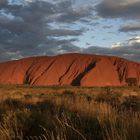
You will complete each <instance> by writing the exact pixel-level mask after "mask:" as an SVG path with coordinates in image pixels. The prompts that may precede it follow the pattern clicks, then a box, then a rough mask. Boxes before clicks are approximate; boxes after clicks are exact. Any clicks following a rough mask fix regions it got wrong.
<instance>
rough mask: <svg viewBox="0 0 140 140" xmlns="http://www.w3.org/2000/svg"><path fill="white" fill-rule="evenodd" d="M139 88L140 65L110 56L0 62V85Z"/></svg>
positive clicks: (44, 58)
mask: <svg viewBox="0 0 140 140" xmlns="http://www.w3.org/2000/svg"><path fill="white" fill-rule="evenodd" d="M127 78H136V79H137V81H138V83H139V85H140V63H136V62H132V61H128V60H126V59H123V58H118V57H111V56H98V55H85V54H64V55H59V56H53V57H50V56H43V57H32V58H26V59H21V60H15V61H10V62H3V63H0V84H30V85H43V86H48V85H73V86H123V85H125V84H126V83H125V81H126V79H127Z"/></svg>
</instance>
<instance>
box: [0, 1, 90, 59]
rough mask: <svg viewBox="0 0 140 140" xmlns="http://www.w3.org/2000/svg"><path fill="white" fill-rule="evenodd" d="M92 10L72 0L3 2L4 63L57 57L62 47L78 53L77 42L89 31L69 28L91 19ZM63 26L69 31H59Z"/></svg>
mask: <svg viewBox="0 0 140 140" xmlns="http://www.w3.org/2000/svg"><path fill="white" fill-rule="evenodd" d="M91 10H92V8H91V6H89V5H83V6H74V5H73V3H72V1H71V0H0V50H3V51H2V54H1V57H0V60H9V59H15V58H21V57H28V56H32V55H42V54H47V55H54V54H57V53H59V52H60V48H62V49H63V50H64V51H65V52H68V51H74V52H75V51H76V50H77V49H79V48H78V47H76V46H74V45H73V42H74V41H75V40H76V39H77V37H78V36H80V35H82V33H83V32H86V30H85V29H83V28H81V27H79V28H77V29H75V28H74V29H73V28H70V27H71V26H69V25H70V24H75V22H77V21H78V22H79V21H80V20H82V18H85V17H86V18H87V17H88V16H89V15H90V13H91ZM52 23H54V26H50V24H52ZM61 23H62V24H64V25H66V26H67V28H64V27H58V28H56V27H57V25H59V24H61ZM62 37H63V38H62ZM70 46H71V47H70ZM70 48H71V49H70ZM7 52H9V53H7Z"/></svg>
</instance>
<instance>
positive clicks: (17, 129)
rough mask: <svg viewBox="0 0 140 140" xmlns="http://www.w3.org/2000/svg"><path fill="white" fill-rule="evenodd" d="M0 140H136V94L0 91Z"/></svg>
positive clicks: (139, 137) (139, 134) (139, 129)
mask: <svg viewBox="0 0 140 140" xmlns="http://www.w3.org/2000/svg"><path fill="white" fill-rule="evenodd" d="M0 140H140V88H139V87H104V88H84V87H31V86H0Z"/></svg>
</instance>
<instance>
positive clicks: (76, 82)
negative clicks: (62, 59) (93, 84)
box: [71, 62, 96, 86]
mask: <svg viewBox="0 0 140 140" xmlns="http://www.w3.org/2000/svg"><path fill="white" fill-rule="evenodd" d="M95 66H96V62H92V63H90V64H89V65H88V66H87V67H86V68H85V70H84V71H83V72H82V73H80V74H79V75H78V76H77V77H76V78H75V79H74V80H73V81H72V83H71V85H72V86H80V82H81V80H82V78H83V77H84V76H85V75H86V74H87V73H88V72H89V71H90V70H92V69H93V68H94V67H95Z"/></svg>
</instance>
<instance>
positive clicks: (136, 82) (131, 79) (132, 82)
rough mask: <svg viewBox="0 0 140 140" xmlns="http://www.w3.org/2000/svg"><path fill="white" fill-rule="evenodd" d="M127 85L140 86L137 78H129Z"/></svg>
mask: <svg viewBox="0 0 140 140" xmlns="http://www.w3.org/2000/svg"><path fill="white" fill-rule="evenodd" d="M126 83H127V85H128V86H138V81H137V78H135V77H129V78H127V79H126Z"/></svg>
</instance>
